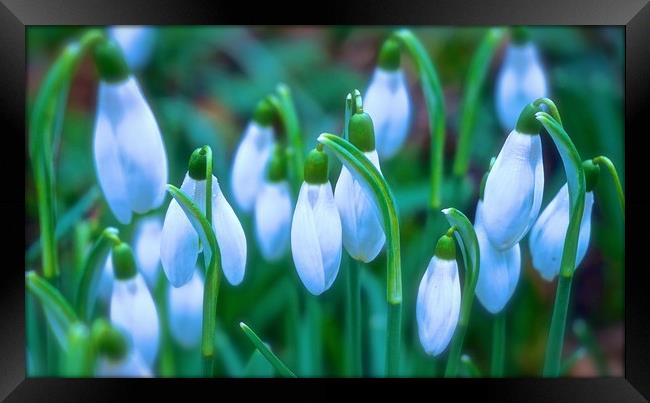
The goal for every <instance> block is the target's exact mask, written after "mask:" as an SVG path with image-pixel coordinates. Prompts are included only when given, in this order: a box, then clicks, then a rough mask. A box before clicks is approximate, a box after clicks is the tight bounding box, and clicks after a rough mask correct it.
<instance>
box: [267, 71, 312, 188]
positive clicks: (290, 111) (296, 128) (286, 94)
mask: <svg viewBox="0 0 650 403" xmlns="http://www.w3.org/2000/svg"><path fill="white" fill-rule="evenodd" d="M269 99H270V101H271V103H272V104H273V106H274V107H275V109H276V111H277V113H278V116H279V117H280V121H281V123H282V126H283V128H284V130H285V132H286V135H287V138H288V140H289V141H288V143H289V145H290V147H289V148H288V150H287V154H288V156H289V160H290V164H291V166H292V169H291V172H292V177H293V180H292V183H293V184H294V191H296V192H297V191H298V189H299V188H300V185H301V184H302V180H303V171H304V168H303V167H304V164H305V161H304V159H303V145H302V137H301V134H300V124H299V123H298V114H297V112H296V106H295V104H294V102H293V96H292V95H291V90H290V89H289V87H288V86H287V85H286V84H279V85H278V86H277V88H276V94H274V95H271V96H270V98H269Z"/></svg>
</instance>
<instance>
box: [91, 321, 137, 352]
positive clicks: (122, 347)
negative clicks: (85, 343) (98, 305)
mask: <svg viewBox="0 0 650 403" xmlns="http://www.w3.org/2000/svg"><path fill="white" fill-rule="evenodd" d="M91 339H92V342H93V344H94V346H95V348H96V351H97V353H98V354H101V355H105V356H107V357H108V358H110V359H112V360H118V359H120V358H122V357H124V355H125V354H126V352H127V350H128V345H127V341H126V338H125V337H124V335H123V334H122V333H121V332H120V331H119V330H117V329H116V328H114V327H113V326H112V325H111V324H110V323H109V322H108V321H107V320H106V319H103V318H100V319H97V320H96V321H94V322H93V325H92V329H91Z"/></svg>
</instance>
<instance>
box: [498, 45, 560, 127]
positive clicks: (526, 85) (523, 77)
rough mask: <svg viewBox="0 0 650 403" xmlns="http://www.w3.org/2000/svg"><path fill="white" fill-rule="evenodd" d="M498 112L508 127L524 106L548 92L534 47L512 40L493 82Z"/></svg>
mask: <svg viewBox="0 0 650 403" xmlns="http://www.w3.org/2000/svg"><path fill="white" fill-rule="evenodd" d="M495 96H496V106H497V115H498V117H499V121H500V123H501V125H502V126H503V127H504V128H506V129H507V130H511V129H513V128H514V127H515V125H516V123H517V119H518V118H519V114H520V113H521V111H522V109H523V108H524V106H526V105H527V104H529V103H530V102H533V101H534V100H536V99H537V98H541V97H546V96H548V85H547V82H546V77H545V74H544V71H543V69H542V65H541V62H540V60H539V55H538V52H537V48H536V47H535V45H533V44H532V43H528V44H526V45H524V46H522V45H515V44H511V45H509V46H508V48H507V49H506V56H505V59H504V62H503V65H502V67H501V70H500V71H499V74H498V77H497V82H496V90H495Z"/></svg>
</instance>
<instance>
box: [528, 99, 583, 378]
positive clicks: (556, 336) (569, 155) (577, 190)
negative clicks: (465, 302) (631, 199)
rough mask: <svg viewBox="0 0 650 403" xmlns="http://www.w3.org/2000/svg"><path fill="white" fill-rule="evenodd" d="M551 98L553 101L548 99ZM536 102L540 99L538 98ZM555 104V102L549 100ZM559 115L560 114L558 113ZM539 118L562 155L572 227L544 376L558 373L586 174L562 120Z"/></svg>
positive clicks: (544, 115)
mask: <svg viewBox="0 0 650 403" xmlns="http://www.w3.org/2000/svg"><path fill="white" fill-rule="evenodd" d="M549 101H550V100H549ZM536 102H537V101H536ZM550 102H551V103H552V101H550ZM558 115H559V114H558ZM535 117H536V119H537V120H538V121H539V122H540V123H542V125H544V128H546V131H547V132H548V133H549V135H550V136H551V138H552V139H553V142H554V143H555V146H556V148H557V150H558V152H559V154H560V157H561V158H562V164H563V165H564V170H565V173H566V178H567V184H568V188H569V204H570V211H569V226H568V228H567V234H566V239H565V241H564V248H563V250H562V259H561V261H560V276H559V280H558V286H557V291H556V295H555V304H554V306H553V315H552V317H551V326H550V329H549V337H548V341H547V344H546V355H545V357H544V372H543V374H544V376H558V375H559V373H560V363H561V358H562V346H563V344H564V331H565V327H566V317H567V311H568V306H569V299H570V295H571V282H572V280H573V273H574V272H575V262H576V254H577V250H578V238H579V236H580V223H581V221H582V214H583V212H584V204H585V188H586V184H585V174H584V170H583V167H582V159H581V158H580V154H579V153H578V150H577V149H576V148H575V145H574V144H573V142H572V141H571V138H570V137H569V135H568V134H567V133H566V131H564V128H563V127H562V125H561V123H560V122H558V121H557V120H556V119H554V118H553V117H552V116H551V115H549V114H548V113H546V112H537V113H536V114H535Z"/></svg>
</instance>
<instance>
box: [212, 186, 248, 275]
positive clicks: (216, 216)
mask: <svg viewBox="0 0 650 403" xmlns="http://www.w3.org/2000/svg"><path fill="white" fill-rule="evenodd" d="M212 227H213V228H214V231H215V235H216V237H217V243H218V244H219V250H220V252H221V267H222V268H223V272H224V274H225V276H226V279H227V280H228V282H229V283H230V284H232V285H238V284H239V283H241V282H242V280H243V279H244V273H245V271H246V253H247V249H246V235H245V234H244V229H243V228H242V226H241V223H240V222H239V218H237V215H235V212H234V211H233V209H232V207H231V206H230V204H229V203H228V201H227V200H226V198H225V197H224V195H223V193H222V192H221V188H220V187H219V182H218V181H217V178H215V177H214V176H212Z"/></svg>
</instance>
